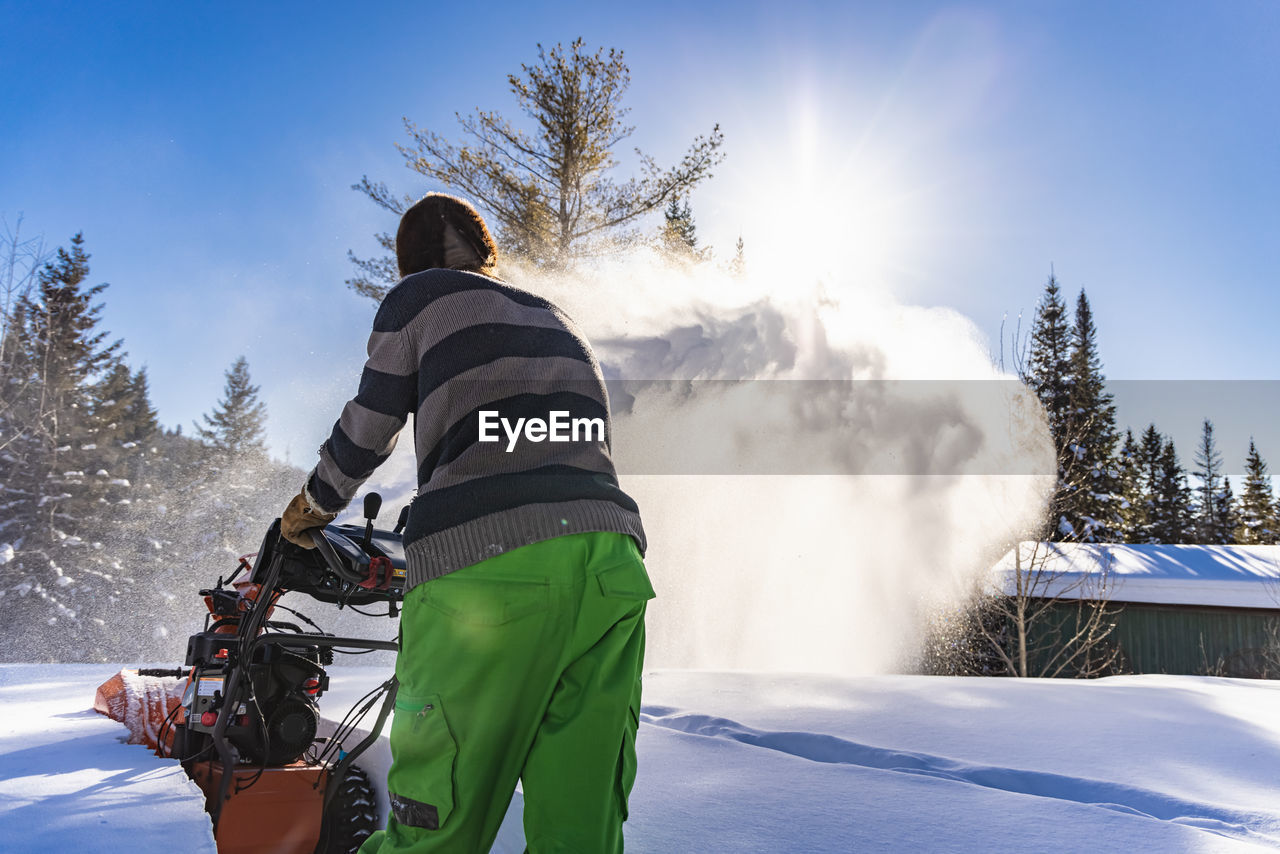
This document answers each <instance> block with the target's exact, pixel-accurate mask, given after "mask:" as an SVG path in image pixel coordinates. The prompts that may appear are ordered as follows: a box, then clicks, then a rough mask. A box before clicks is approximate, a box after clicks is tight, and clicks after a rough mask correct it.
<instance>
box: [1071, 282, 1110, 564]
mask: <svg viewBox="0 0 1280 854" xmlns="http://www.w3.org/2000/svg"><path fill="white" fill-rule="evenodd" d="M1069 366H1070V367H1069V371H1070V373H1069V377H1070V382H1069V384H1068V389H1067V391H1068V394H1067V400H1068V407H1067V412H1066V415H1065V419H1064V425H1063V426H1064V440H1065V444H1066V446H1067V450H1068V452H1069V454H1068V457H1067V459H1068V465H1067V472H1068V475H1067V476H1066V477H1065V478H1064V483H1063V487H1062V488H1063V489H1064V491H1065V492H1066V495H1065V505H1066V510H1065V512H1066V516H1067V520H1068V522H1069V523H1070V524H1071V526H1072V527H1073V528H1074V529H1075V530H1076V532H1077V537H1078V539H1079V540H1080V541H1082V542H1116V541H1117V540H1119V538H1120V535H1119V529H1120V526H1121V524H1122V521H1121V517H1120V512H1119V511H1120V505H1121V503H1122V497H1121V495H1120V478H1119V471H1118V470H1117V467H1116V461H1115V448H1116V442H1117V439H1118V437H1117V435H1116V408H1115V404H1114V402H1113V399H1112V396H1111V394H1110V393H1109V392H1107V390H1106V378H1105V377H1104V376H1103V373H1102V360H1101V358H1100V357H1099V356H1098V344H1097V328H1096V327H1095V326H1094V322H1093V311H1092V309H1091V308H1090V307H1089V298H1088V297H1087V296H1086V295H1085V292H1084V291H1083V290H1081V291H1080V296H1079V298H1078V299H1077V300H1076V313H1075V323H1074V325H1073V326H1072V329H1071V349H1070V356H1069Z"/></svg>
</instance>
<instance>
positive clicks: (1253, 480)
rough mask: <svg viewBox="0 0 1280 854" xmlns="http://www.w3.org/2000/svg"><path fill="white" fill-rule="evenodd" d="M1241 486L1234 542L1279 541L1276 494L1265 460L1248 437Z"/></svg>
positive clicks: (1270, 543)
mask: <svg viewBox="0 0 1280 854" xmlns="http://www.w3.org/2000/svg"><path fill="white" fill-rule="evenodd" d="M1244 470H1245V475H1244V489H1243V490H1242V491H1241V493H1240V521H1239V526H1238V527H1237V528H1236V541H1237V542H1240V543H1244V544H1247V545H1273V544H1275V543H1276V542H1280V524H1277V520H1276V505H1275V496H1274V495H1273V493H1272V490H1271V477H1270V475H1268V474H1267V463H1266V461H1265V460H1263V459H1262V455H1261V454H1260V453H1258V447H1257V445H1255V444H1254V441H1253V439H1252V438H1251V439H1249V455H1248V456H1247V457H1246V458H1245V463H1244Z"/></svg>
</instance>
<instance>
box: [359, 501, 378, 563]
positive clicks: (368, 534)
mask: <svg viewBox="0 0 1280 854" xmlns="http://www.w3.org/2000/svg"><path fill="white" fill-rule="evenodd" d="M381 509H382V496H381V495H379V494H378V493H376V492H370V493H369V494H368V495H366V496H365V497H364V518H365V519H366V520H367V521H366V522H365V524H364V542H363V543H361V544H360V547H361V548H363V549H365V550H366V551H368V549H369V544H370V543H372V542H373V520H374V519H377V518H378V511H379V510H381Z"/></svg>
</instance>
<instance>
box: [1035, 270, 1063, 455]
mask: <svg viewBox="0 0 1280 854" xmlns="http://www.w3.org/2000/svg"><path fill="white" fill-rule="evenodd" d="M1070 377H1071V328H1070V326H1069V325H1068V323H1067V307H1066V304H1065V303H1063V301H1062V293H1061V291H1060V290H1059V288H1058V280H1057V279H1056V278H1055V277H1054V276H1053V275H1052V274H1050V276H1049V281H1048V282H1047V283H1046V284H1045V287H1044V294H1043V295H1042V296H1041V298H1040V305H1039V306H1038V307H1037V308H1036V315H1035V320H1034V322H1033V323H1032V326H1031V353H1030V357H1029V359H1028V363H1027V377H1026V379H1027V382H1028V384H1029V385H1030V386H1031V390H1032V391H1034V392H1035V393H1036V397H1038V398H1039V399H1040V403H1041V405H1042V406H1044V409H1045V412H1046V414H1047V415H1048V417H1049V432H1050V433H1051V434H1052V435H1053V438H1054V443H1055V445H1056V446H1057V447H1058V458H1059V465H1060V467H1061V465H1062V459H1063V455H1064V454H1065V453H1066V448H1065V444H1064V442H1063V438H1064V437H1065V435H1066V432H1067V429H1066V424H1067V413H1068V409H1069V407H1070Z"/></svg>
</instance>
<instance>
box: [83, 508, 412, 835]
mask: <svg viewBox="0 0 1280 854" xmlns="http://www.w3.org/2000/svg"><path fill="white" fill-rule="evenodd" d="M381 504H382V499H381V498H380V497H379V496H378V495H377V493H370V494H369V495H367V496H366V497H365V501H364V509H365V519H366V522H365V525H364V526H363V527H361V526H359V525H329V526H327V527H325V528H324V529H323V530H320V529H317V530H316V531H315V532H314V533H313V536H314V539H315V543H316V548H315V549H302V548H299V547H297V546H296V545H294V544H293V543H290V542H289V541H288V540H285V539H284V538H283V537H281V536H280V520H279V519H277V520H276V521H275V522H274V523H273V524H272V525H271V527H270V528H269V529H268V531H267V534H266V536H265V537H264V538H263V541H262V546H261V548H260V549H259V550H258V552H257V553H256V555H248V556H246V557H242V558H241V559H240V564H239V566H238V567H237V568H236V570H235V572H233V573H232V574H231V576H230V577H229V578H227V579H226V580H225V581H224V580H223V579H222V578H219V579H218V582H217V584H216V585H215V586H214V587H213V588H211V589H207V590H201V591H200V595H201V596H203V597H204V601H205V605H206V606H207V608H208V611H209V613H208V615H207V616H206V618H205V627H204V630H203V631H201V632H198V633H196V634H194V635H192V636H191V638H190V639H189V640H188V642H187V657H186V662H185V665H184V666H183V667H182V668H173V669H151V670H139V671H136V672H134V671H122V672H121V673H120V674H119V675H117V676H113V677H112V678H111V679H110V680H108V681H107V682H106V683H104V684H103V685H102V686H101V687H100V688H99V689H98V695H97V697H96V698H95V701H94V707H95V708H96V709H97V710H98V711H100V712H102V713H103V714H106V715H109V716H110V717H113V718H115V719H116V720H120V721H123V722H124V723H125V724H126V725H127V726H128V727H129V730H130V733H131V738H130V740H131V741H134V742H137V743H147V744H150V745H151V746H152V747H153V748H154V749H155V750H156V751H157V752H158V753H159V754H160V755H161V756H169V757H172V758H174V759H177V760H179V761H180V762H181V763H182V766H183V768H184V769H185V770H186V771H187V773H188V774H189V775H190V776H191V778H192V779H193V780H194V781H195V782H196V783H197V784H198V785H199V786H200V788H201V789H202V790H203V791H204V793H205V807H206V809H207V810H208V812H209V814H210V816H211V818H212V820H213V827H214V838H215V839H216V840H217V843H218V851H219V854H268V852H270V854H313V852H314V854H347V852H354V851H356V849H358V848H359V846H360V843H361V842H362V841H363V840H364V839H365V838H366V837H368V836H369V834H371V833H372V832H373V831H374V830H375V829H376V828H377V827H378V826H379V816H378V815H377V809H376V807H375V804H376V803H377V798H376V797H375V795H374V792H373V789H372V785H371V782H370V780H369V777H368V775H366V774H365V773H364V772H363V771H362V770H361V769H360V768H359V767H358V766H356V765H355V764H354V762H355V760H356V759H357V758H358V757H359V756H360V755H361V754H362V753H363V752H364V751H365V750H366V749H368V748H369V747H370V746H371V745H372V744H374V742H375V741H376V740H377V738H378V736H379V734H380V733H381V731H382V727H383V725H384V724H385V723H386V720H387V717H388V716H389V715H390V713H391V709H392V706H393V705H394V703H395V695H396V680H395V677H394V676H393V677H392V678H391V679H388V680H387V681H386V682H384V683H383V684H382V685H381V686H380V687H379V688H378V689H376V690H375V691H373V692H371V693H370V694H368V695H366V696H365V697H364V698H362V699H361V700H360V701H359V702H357V703H356V706H355V707H354V708H352V709H351V710H350V712H348V713H347V716H346V717H345V718H344V719H343V720H342V722H341V723H340V724H338V725H337V727H336V729H335V730H334V732H333V734H332V735H331V736H329V737H327V738H321V737H317V732H318V729H319V725H320V713H319V705H318V700H319V699H320V697H321V696H322V695H323V694H324V692H325V691H326V690H327V689H328V687H329V677H328V676H327V675H326V673H325V667H327V666H328V665H330V664H332V663H333V660H334V654H335V653H365V652H370V651H373V650H390V651H394V650H395V649H396V647H397V644H396V641H394V640H390V641H381V640H368V639H363V638H353V637H337V636H335V635H331V634H327V633H325V632H323V631H321V630H320V628H319V627H318V626H317V625H316V624H315V623H314V622H312V621H311V620H310V618H308V617H306V616H305V615H303V614H301V613H299V612H298V611H296V610H293V609H292V608H286V607H285V606H283V605H281V604H280V602H279V599H280V597H281V596H282V595H283V594H284V593H286V592H293V593H301V594H305V595H307V596H310V597H312V598H314V599H317V600H319V601H321V602H325V603H329V604H334V605H337V607H338V608H339V609H341V608H345V607H351V608H352V609H353V610H357V611H359V610H360V608H362V607H366V606H371V605H379V604H381V605H385V606H386V610H385V612H382V611H380V612H377V613H376V614H372V613H371V612H369V611H360V613H366V614H371V615H375V616H382V615H383V614H385V616H388V617H393V618H394V617H396V616H397V615H398V614H399V605H398V603H399V602H400V601H402V600H403V596H404V576H405V564H404V547H403V542H402V538H401V535H400V532H401V531H402V530H403V528H404V524H405V519H406V517H407V515H408V514H407V510H408V508H407V507H406V508H405V510H404V511H402V512H401V514H400V520H399V522H398V523H397V525H396V527H395V530H393V531H383V530H375V529H374V526H373V523H374V519H375V518H376V517H377V514H378V510H379V508H380V507H381ZM250 558H252V559H253V560H252V563H251V562H250V560H249V559H250ZM241 573H245V576H244V577H243V578H240V575H241ZM237 579H239V580H237ZM278 610H279V611H286V612H288V613H290V614H292V615H293V616H296V617H297V618H298V619H299V620H301V621H302V622H304V623H306V624H308V626H309V627H310V628H311V629H312V631H304V630H303V628H302V627H301V626H299V625H298V624H297V623H293V622H289V621H287V620H281V619H277V618H276V613H275V612H276V611H278ZM380 699H381V707H380V709H379V711H378V713H377V716H376V720H375V722H374V725H373V727H372V728H371V729H370V730H369V731H368V733H367V735H365V737H364V738H363V739H361V740H360V741H359V743H357V744H354V745H347V744H346V743H345V742H346V741H347V740H349V739H351V738H352V737H353V736H354V734H355V733H356V732H357V729H358V727H359V725H360V724H361V722H362V721H363V719H364V718H365V716H366V715H367V714H368V713H369V712H370V711H372V709H373V708H374V707H375V706H376V705H378V702H379V700H380Z"/></svg>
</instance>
